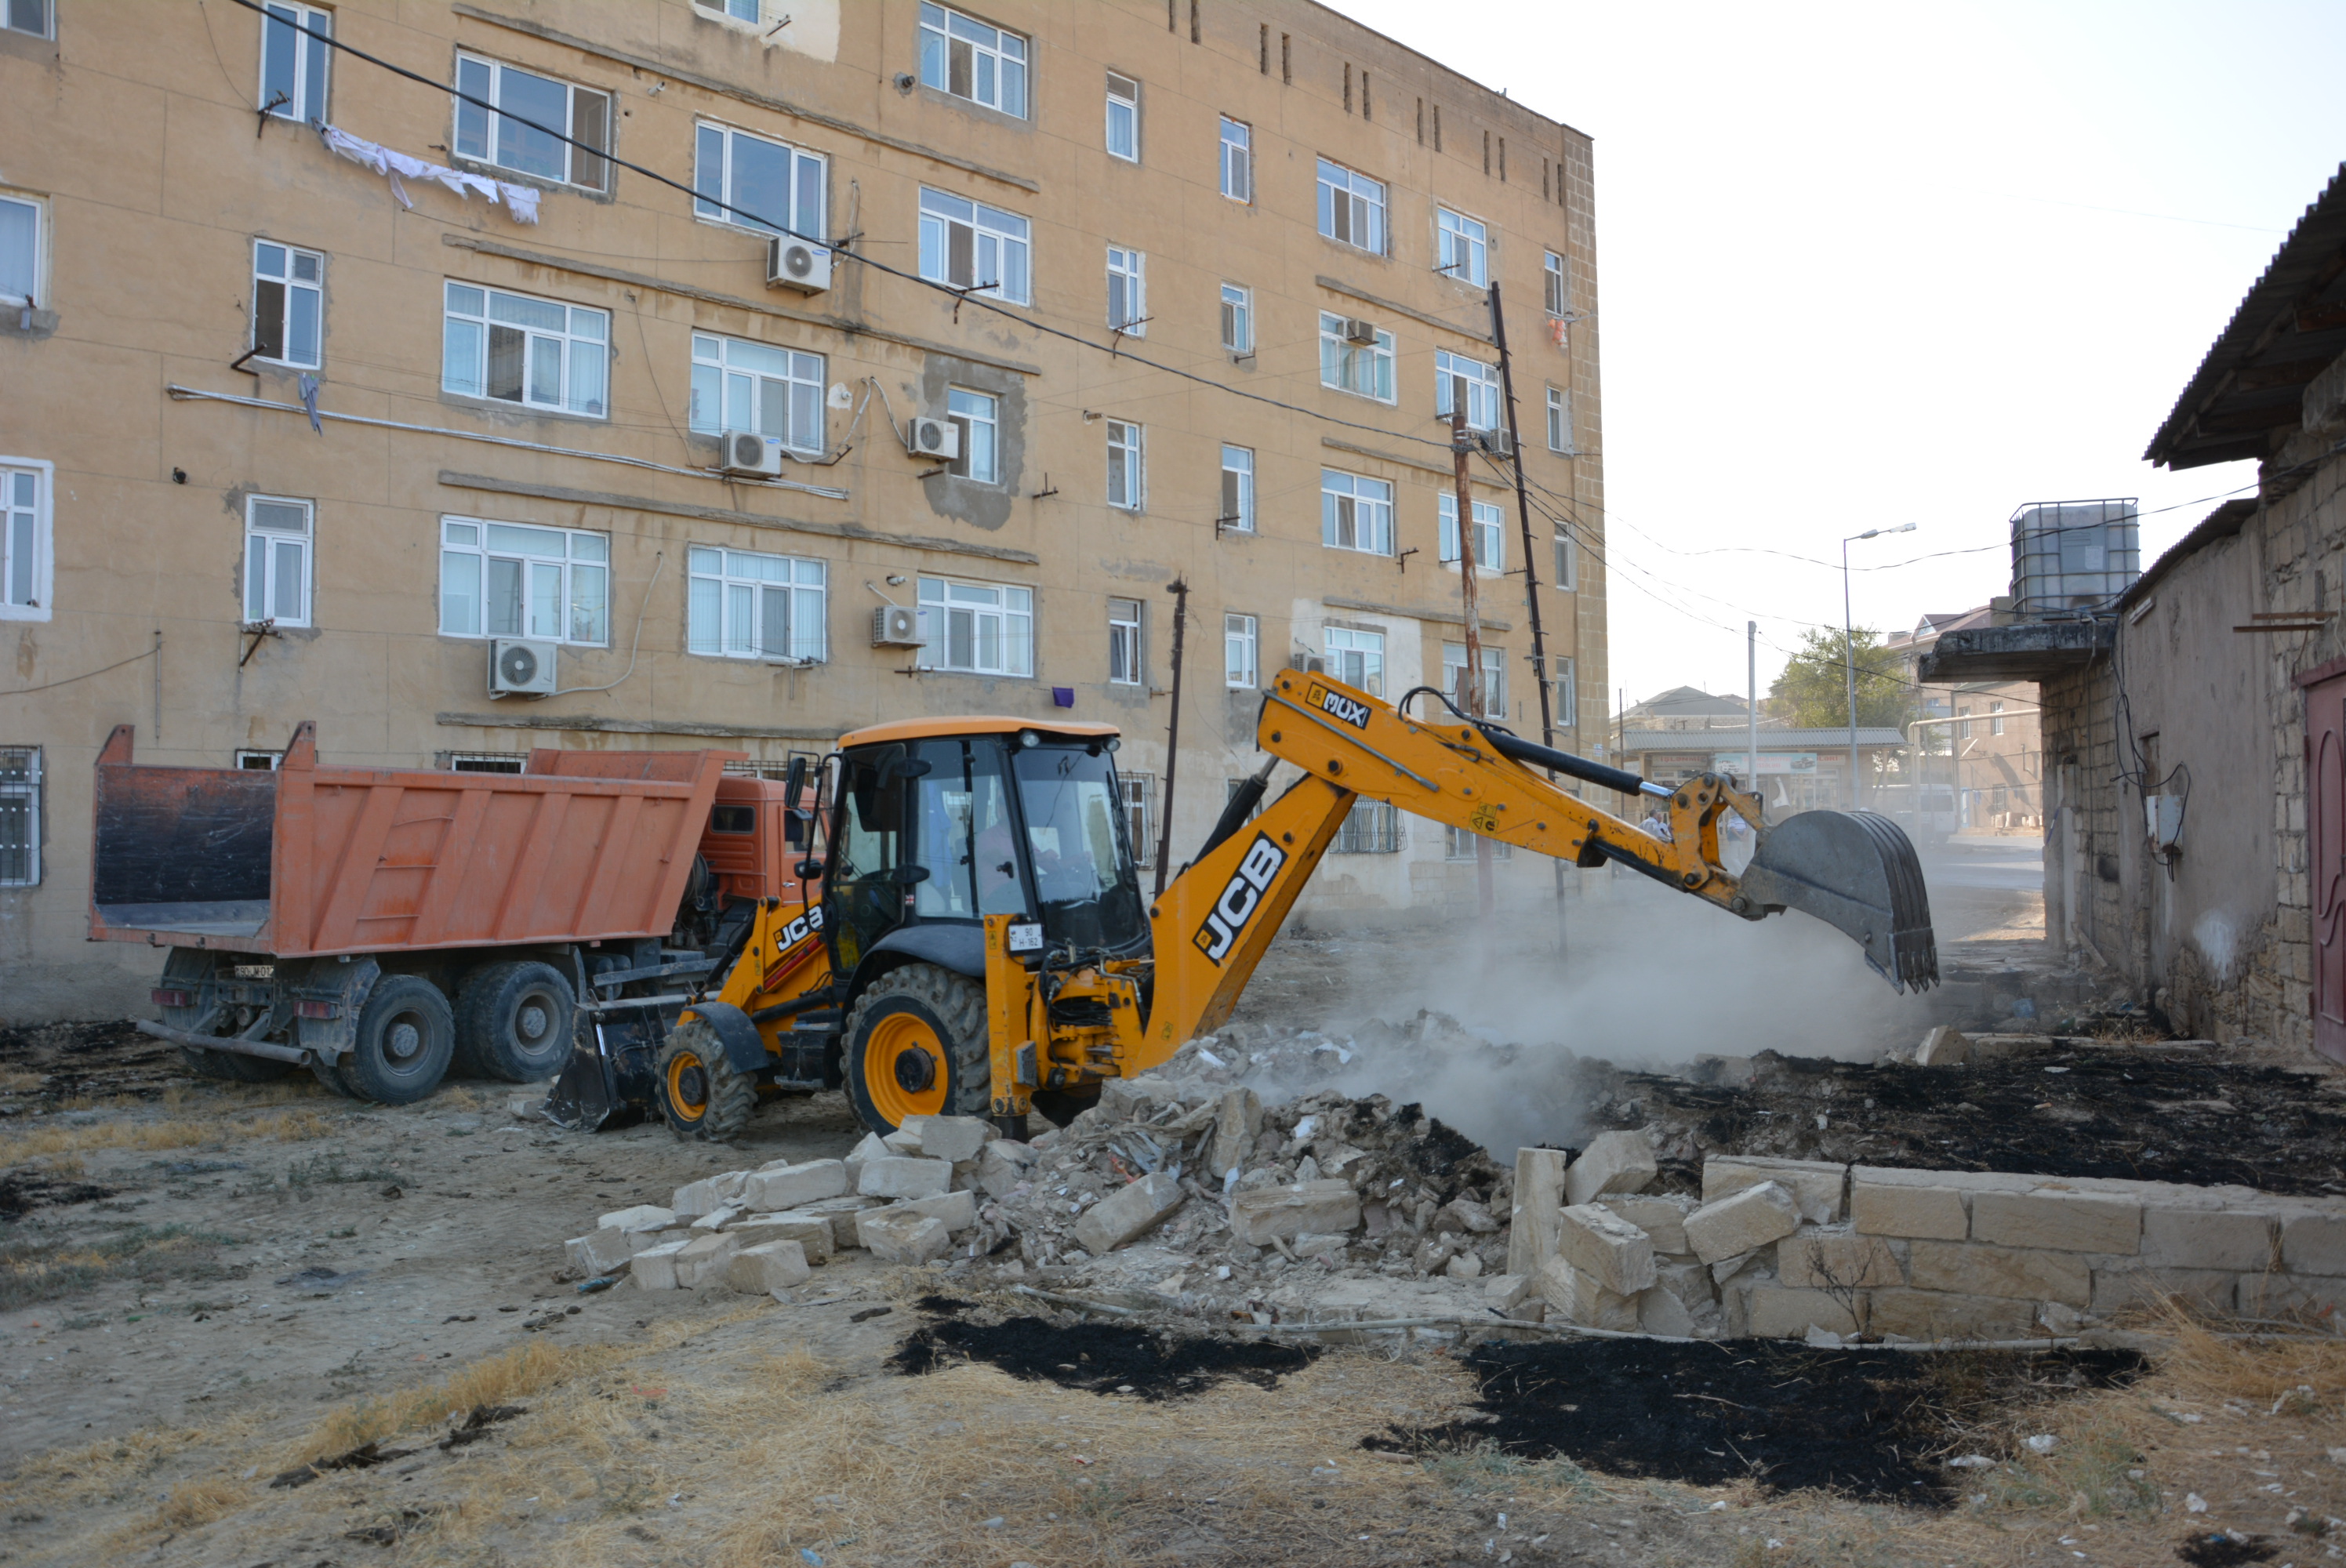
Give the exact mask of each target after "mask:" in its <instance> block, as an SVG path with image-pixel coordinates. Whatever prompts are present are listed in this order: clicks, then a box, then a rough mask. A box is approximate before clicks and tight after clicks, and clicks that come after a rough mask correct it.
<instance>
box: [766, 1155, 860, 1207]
mask: <svg viewBox="0 0 2346 1568" xmlns="http://www.w3.org/2000/svg"><path fill="white" fill-rule="evenodd" d="M846 1190H847V1164H846V1162H845V1161H843V1160H808V1161H807V1162H806V1163H805V1164H803V1165H795V1166H770V1167H768V1168H767V1169H765V1170H761V1171H753V1172H751V1173H750V1179H749V1180H748V1181H746V1182H744V1183H743V1184H742V1186H741V1202H742V1204H743V1206H744V1207H748V1208H750V1209H752V1210H755V1211H760V1212H764V1213H769V1214H770V1213H777V1212H780V1211H781V1210H784V1209H792V1208H802V1207H805V1206H806V1205H808V1204H811V1203H821V1201H822V1200H823V1199H824V1198H827V1197H837V1196H840V1195H841V1193H844V1192H845V1191H846Z"/></svg>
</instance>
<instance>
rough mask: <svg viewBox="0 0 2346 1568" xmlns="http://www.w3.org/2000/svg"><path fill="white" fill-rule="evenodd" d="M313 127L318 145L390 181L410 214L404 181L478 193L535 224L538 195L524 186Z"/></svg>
mask: <svg viewBox="0 0 2346 1568" xmlns="http://www.w3.org/2000/svg"><path fill="white" fill-rule="evenodd" d="M315 123H316V125H317V127H318V138H319V139H320V140H321V141H323V142H324V143H325V144H326V146H327V147H328V148H331V149H332V150H333V151H334V152H337V153H339V154H341V155H342V157H344V158H349V159H350V160H351V161H352V163H355V164H357V165H359V166H360V167H361V168H370V169H372V170H373V171H374V172H375V173H377V174H379V175H382V177H383V178H385V179H387V180H389V181H390V182H391V193H392V195H393V196H395V197H397V198H398V199H399V204H400V206H402V207H403V208H406V209H409V210H411V211H412V210H413V209H414V207H415V203H414V201H413V199H410V198H409V196H408V194H407V188H406V187H405V186H404V185H403V184H401V183H400V182H401V180H402V179H403V178H406V179H419V180H428V181H430V182H432V183H433V184H435V185H444V186H445V187H447V188H449V189H450V190H453V191H454V192H455V193H456V194H457V195H459V196H470V195H471V194H472V193H473V192H474V191H476V190H477V191H479V192H480V193H481V194H482V195H483V196H484V197H486V198H488V199H489V200H490V201H491V202H493V203H494V202H496V201H503V202H504V203H505V210H506V211H507V212H510V213H511V214H513V219H514V221H515V222H516V223H535V222H536V221H537V199H538V196H539V194H540V193H539V192H538V191H536V190H534V189H532V188H530V187H528V186H526V185H515V184H513V183H511V182H510V181H507V180H502V179H491V178H489V177H488V176H486V175H484V174H472V173H468V172H466V171H465V170H464V169H461V168H446V167H444V165H441V164H436V163H426V162H424V161H423V159H422V158H410V157H409V156H408V155H407V154H405V153H403V152H393V150H392V149H391V148H387V147H384V146H382V145H381V144H380V143H377V142H371V141H369V140H367V139H366V138H365V137H355V136H352V134H351V133H350V132H348V131H346V130H344V129H342V127H340V126H330V125H328V124H326V123H325V122H324V121H322V120H321V121H317V122H315Z"/></svg>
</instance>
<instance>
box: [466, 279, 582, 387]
mask: <svg viewBox="0 0 2346 1568" xmlns="http://www.w3.org/2000/svg"><path fill="white" fill-rule="evenodd" d="M458 290H466V291H468V292H469V293H473V294H477V295H479V296H480V300H481V303H480V308H479V310H478V311H473V310H471V309H461V310H460V309H459V306H460V305H466V304H468V301H465V300H460V298H459V296H458V292H457V291H458ZM500 299H505V300H520V301H522V302H523V303H524V304H525V305H535V306H540V307H545V308H548V309H553V310H558V311H562V312H564V316H563V325H562V327H561V328H560V329H559V330H556V329H554V328H552V327H549V326H541V325H537V324H535V323H525V322H519V321H512V320H510V319H508V320H505V321H499V320H498V319H497V315H496V311H497V306H496V304H495V301H496V300H500ZM460 323H461V324H462V325H461V326H460ZM499 327H504V328H509V329H512V330H514V331H520V332H521V333H522V334H523V339H524V342H523V355H522V379H521V395H520V396H519V397H501V396H499V395H497V394H496V393H495V392H491V391H489V351H490V344H491V341H493V339H494V338H495V331H494V329H495V328H499ZM582 328H591V329H592V331H582V330H581V329H582ZM466 329H476V330H477V342H476V343H475V345H474V349H475V351H474V353H473V354H472V355H471V356H470V358H471V361H472V362H471V364H470V365H469V366H466V367H464V371H465V372H466V373H464V374H460V373H458V366H457V363H456V361H457V358H458V351H457V347H458V342H459V340H460V338H461V337H462V336H463V335H464V331H465V330H466ZM610 338H611V313H610V312H609V311H597V310H596V309H594V308H593V307H592V306H587V305H573V304H569V303H567V302H566V301H564V300H548V299H546V298H544V297H543V296H541V295H536V294H522V293H516V292H515V291H514V290H511V289H495V288H492V287H490V286H489V285H488V284H485V283H467V282H464V281H462V280H458V279H454V278H450V279H448V280H446V281H445V284H444V287H443V289H442V290H441V345H440V390H441V391H442V392H448V393H451V394H453V395H454V396H457V397H472V398H479V399H481V400H482V401H483V402H503V403H513V404H516V405H518V406H520V407H523V408H533V409H536V410H538V411H540V412H545V413H561V414H568V415H570V416H572V417H573V418H576V419H596V420H607V419H609V418H610V416H611V415H610V398H611V344H610ZM540 353H555V354H557V355H559V357H560V368H559V371H558V372H557V374H556V380H557V382H559V383H560V386H561V396H560V398H559V400H558V401H556V402H545V401H542V400H541V399H539V398H536V397H534V396H532V395H531V394H532V393H533V392H535V390H536V385H535V382H536V378H535V376H534V375H533V374H532V373H531V372H532V370H533V367H534V365H535V363H537V362H539V361H538V358H537V357H538V355H539V354H540ZM583 355H591V356H592V359H591V362H592V363H593V365H594V367H595V375H594V381H595V387H594V392H595V396H594V397H593V398H591V399H586V400H583V401H582V400H579V399H577V397H576V394H577V393H578V392H579V391H580V390H581V389H580V388H579V387H578V385H577V378H578V376H579V373H580V357H581V356H583Z"/></svg>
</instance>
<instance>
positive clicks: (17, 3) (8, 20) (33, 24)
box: [0, 0, 49, 38]
mask: <svg viewBox="0 0 2346 1568" xmlns="http://www.w3.org/2000/svg"><path fill="white" fill-rule="evenodd" d="M0 27H5V28H6V29H7V30H8V31H9V32H11V33H30V34H31V35H33V36H35V37H36V38H46V37H47V36H49V0H6V4H5V5H0Z"/></svg>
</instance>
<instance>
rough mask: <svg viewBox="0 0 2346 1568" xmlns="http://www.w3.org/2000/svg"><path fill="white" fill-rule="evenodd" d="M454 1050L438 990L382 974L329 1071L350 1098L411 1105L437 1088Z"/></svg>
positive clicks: (416, 978)
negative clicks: (354, 1033)
mask: <svg viewBox="0 0 2346 1568" xmlns="http://www.w3.org/2000/svg"><path fill="white" fill-rule="evenodd" d="M455 1051H456V1019H455V1015H454V1013H452V1012H451V1011H450V1010H449V1007H448V999H447V998H446V997H444V996H443V995H441V994H440V988H439V987H438V986H436V985H434V984H433V983H431V982H430V981H428V980H426V979H424V978H423V976H422V975H417V974H386V975H384V976H383V977H382V979H381V980H378V981H376V982H375V983H374V990H373V991H372V993H370V994H369V995H368V997H367V1002H366V1007H365V1008H364V1010H362V1012H361V1013H359V1027H358V1039H357V1041H356V1043H355V1044H353V1045H352V1049H351V1051H350V1053H349V1054H347V1055H345V1056H343V1057H342V1060H341V1061H339V1062H337V1063H336V1064H334V1066H333V1068H332V1069H331V1071H332V1072H333V1073H334V1074H336V1075H337V1076H338V1077H340V1078H341V1079H342V1082H343V1083H344V1084H346V1085H347V1086H348V1087H347V1092H348V1093H349V1094H350V1095H351V1096H352V1098H354V1099H360V1100H372V1101H375V1102H376V1103H377V1104H380V1105H413V1104H414V1103H415V1102H416V1101H418V1100H420V1099H422V1098H423V1096H424V1095H429V1094H430V1093H431V1092H432V1091H433V1089H436V1088H438V1087H439V1086H440V1080H441V1079H442V1078H443V1077H444V1076H445V1075H446V1074H447V1071H448V1059H449V1058H450V1057H451V1056H453V1055H454V1054H455ZM322 1081H323V1077H322V1075H321V1082H322Z"/></svg>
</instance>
